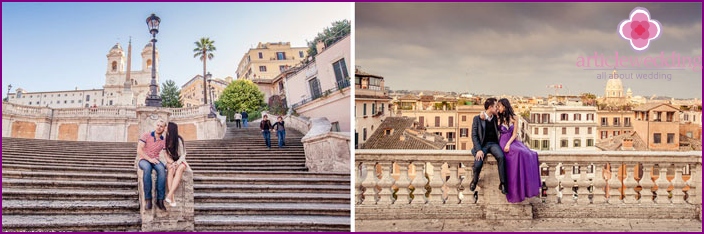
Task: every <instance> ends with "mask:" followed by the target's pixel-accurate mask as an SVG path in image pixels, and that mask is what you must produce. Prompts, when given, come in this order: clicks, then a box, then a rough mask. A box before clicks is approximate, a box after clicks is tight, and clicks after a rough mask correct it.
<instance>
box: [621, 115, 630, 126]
mask: <svg viewBox="0 0 704 234" xmlns="http://www.w3.org/2000/svg"><path fill="white" fill-rule="evenodd" d="M623 126H624V127H630V126H631V118H630V117H625V118H623Z"/></svg>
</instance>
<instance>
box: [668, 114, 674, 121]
mask: <svg viewBox="0 0 704 234" xmlns="http://www.w3.org/2000/svg"><path fill="white" fill-rule="evenodd" d="M674 117H675V112H667V122H673V121H674Z"/></svg>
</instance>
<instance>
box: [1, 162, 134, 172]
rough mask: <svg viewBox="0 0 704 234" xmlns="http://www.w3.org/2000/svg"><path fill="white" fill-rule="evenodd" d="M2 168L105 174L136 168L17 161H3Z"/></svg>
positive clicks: (132, 170) (129, 170) (131, 170)
mask: <svg viewBox="0 0 704 234" xmlns="http://www.w3.org/2000/svg"><path fill="white" fill-rule="evenodd" d="M2 169H3V170H6V169H8V170H15V171H54V172H55V171H57V170H61V171H65V172H72V173H85V172H88V173H105V174H111V173H136V169H135V168H134V167H122V168H112V167H101V168H96V167H91V166H90V165H86V166H61V167H57V166H56V165H32V164H17V163H4V162H3V164H2Z"/></svg>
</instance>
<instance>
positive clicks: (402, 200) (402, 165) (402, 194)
mask: <svg viewBox="0 0 704 234" xmlns="http://www.w3.org/2000/svg"><path fill="white" fill-rule="evenodd" d="M396 164H398V167H399V173H400V176H399V177H398V180H397V181H396V186H398V192H396V202H394V204H396V205H399V204H408V203H411V197H410V196H409V194H411V190H410V189H409V188H408V186H409V185H411V179H410V178H409V177H408V164H409V163H408V162H405V161H401V162H396Z"/></svg>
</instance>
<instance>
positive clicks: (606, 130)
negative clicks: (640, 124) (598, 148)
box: [596, 110, 635, 142]
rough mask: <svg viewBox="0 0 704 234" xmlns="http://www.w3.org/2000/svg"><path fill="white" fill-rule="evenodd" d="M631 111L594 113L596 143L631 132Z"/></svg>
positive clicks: (632, 115) (601, 111)
mask: <svg viewBox="0 0 704 234" xmlns="http://www.w3.org/2000/svg"><path fill="white" fill-rule="evenodd" d="M634 116H635V115H634V112H633V111H610V110H600V111H597V112H596V118H597V121H598V122H597V128H596V130H597V132H598V133H597V134H598V137H597V139H598V140H597V142H601V141H602V140H608V139H609V138H611V137H614V136H618V135H621V134H629V133H631V132H633V117H634Z"/></svg>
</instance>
